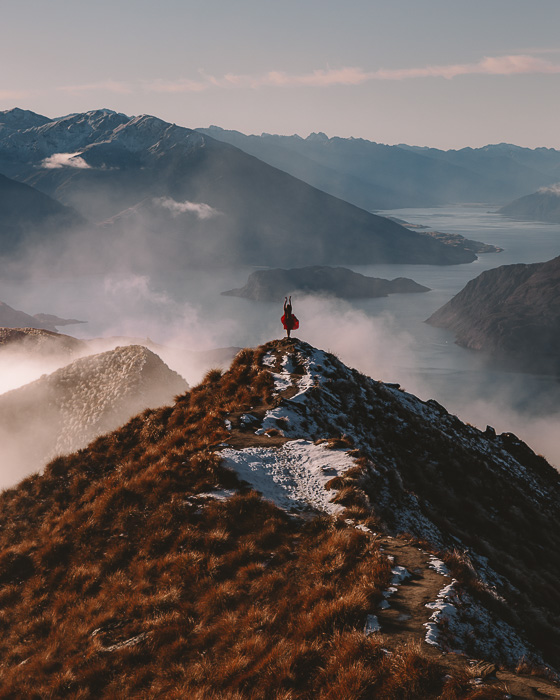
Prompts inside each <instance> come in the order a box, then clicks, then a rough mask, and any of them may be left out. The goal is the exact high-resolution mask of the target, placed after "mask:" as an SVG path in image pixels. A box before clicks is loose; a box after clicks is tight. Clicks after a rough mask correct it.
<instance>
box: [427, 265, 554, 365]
mask: <svg viewBox="0 0 560 700" xmlns="http://www.w3.org/2000/svg"><path fill="white" fill-rule="evenodd" d="M428 323H431V324H432V325H434V326H438V327H440V328H449V329H450V330H452V331H454V332H455V334H456V338H457V343H458V344H459V345H463V346H465V347H468V348H472V349H474V350H482V351H485V352H487V353H489V354H490V356H492V357H493V358H495V359H498V360H500V361H501V362H504V361H509V362H510V363H511V364H512V366H515V367H518V368H519V367H521V368H522V369H526V370H529V371H537V372H550V373H554V374H560V355H559V353H558V346H559V344H560V257H558V258H554V260H550V261H548V262H545V263H533V264H531V265H524V264H518V265H503V266H501V267H497V268H494V269H493V270H487V271H486V272H483V273H482V274H481V275H479V276H478V277H476V278H475V279H474V280H471V281H470V282H469V283H468V284H467V285H466V286H465V287H464V289H462V290H461V291H460V292H459V294H457V295H456V296H454V297H453V299H451V300H450V301H448V302H447V304H445V305H444V306H442V307H441V308H440V309H438V310H437V311H436V312H435V313H434V314H432V316H430V318H429V319H428Z"/></svg>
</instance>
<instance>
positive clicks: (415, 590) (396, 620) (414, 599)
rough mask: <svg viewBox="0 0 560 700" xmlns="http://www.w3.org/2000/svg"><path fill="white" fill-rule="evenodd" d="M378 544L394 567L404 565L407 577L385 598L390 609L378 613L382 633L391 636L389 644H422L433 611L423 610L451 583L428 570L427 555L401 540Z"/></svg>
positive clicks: (395, 538)
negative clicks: (390, 559)
mask: <svg viewBox="0 0 560 700" xmlns="http://www.w3.org/2000/svg"><path fill="white" fill-rule="evenodd" d="M379 543H380V545H381V547H382V549H383V553H384V554H386V555H387V556H391V557H393V565H394V566H404V567H405V569H407V571H408V572H409V573H410V578H408V579H406V580H405V581H402V582H401V583H400V584H399V585H398V586H397V590H396V592H394V593H393V594H392V595H391V596H390V597H389V598H388V599H387V602H388V603H389V605H390V607H389V608H386V609H385V610H379V611H378V613H377V618H378V620H379V623H380V624H381V633H382V634H387V635H388V636H389V637H390V640H391V643H398V642H404V641H410V640H411V639H412V640H413V641H415V642H416V641H418V642H424V640H425V637H426V628H425V627H424V625H425V623H426V622H428V620H429V618H430V616H431V614H432V611H431V610H430V609H429V608H427V607H426V604H427V603H433V602H434V601H435V600H436V598H437V596H438V593H439V592H440V591H441V589H442V588H444V587H445V586H447V584H449V583H450V582H451V579H450V577H449V576H442V575H441V574H439V573H438V572H437V571H435V570H434V569H431V568H430V567H429V559H430V556H429V554H426V553H425V552H423V551H422V550H420V549H419V548H418V547H415V546H414V545H413V544H412V543H411V542H409V541H407V540H405V539H404V538H402V537H388V536H386V537H382V538H381V539H380V540H379Z"/></svg>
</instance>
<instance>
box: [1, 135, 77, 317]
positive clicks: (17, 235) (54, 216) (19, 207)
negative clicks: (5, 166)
mask: <svg viewBox="0 0 560 700" xmlns="http://www.w3.org/2000/svg"><path fill="white" fill-rule="evenodd" d="M1 135H2V132H1V131H0V138H1ZM83 223H84V220H83V218H82V217H81V216H80V215H79V214H78V213H77V212H76V211H74V210H73V209H71V208H70V207H67V206H63V205H62V204H60V202H57V201H56V200H55V199H53V198H52V197H49V196H47V195H46V194H44V193H43V192H39V191H38V190H37V189H35V188H33V187H30V186H29V185H25V184H22V183H20V182H16V181H15V180H11V179H10V178H7V177H5V176H4V175H0V255H7V254H11V253H14V252H16V251H18V250H21V249H23V248H24V247H25V246H26V245H34V244H35V245H36V244H44V243H45V241H46V240H48V239H49V238H56V237H57V236H59V235H60V234H61V233H64V232H67V231H69V230H71V229H73V228H76V227H79V226H80V225H82V224H83ZM23 325H25V324H23Z"/></svg>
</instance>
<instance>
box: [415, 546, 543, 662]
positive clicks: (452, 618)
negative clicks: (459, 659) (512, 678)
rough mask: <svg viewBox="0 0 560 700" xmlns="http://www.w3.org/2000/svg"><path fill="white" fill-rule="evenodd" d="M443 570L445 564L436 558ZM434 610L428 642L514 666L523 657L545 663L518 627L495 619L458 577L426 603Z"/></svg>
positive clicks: (428, 632)
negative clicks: (465, 588)
mask: <svg viewBox="0 0 560 700" xmlns="http://www.w3.org/2000/svg"><path fill="white" fill-rule="evenodd" d="M433 563H434V566H433V567H432V568H436V566H438V569H436V570H439V569H441V571H440V573H443V568H445V569H446V567H445V565H443V567H441V566H439V565H441V564H443V563H442V562H440V561H439V560H435V561H434V562H433ZM426 607H427V608H429V609H430V610H433V611H434V612H433V613H432V616H431V617H430V620H429V622H426V623H424V627H425V628H426V642H427V643H428V644H431V645H433V646H436V647H439V648H440V649H442V650H444V651H452V652H455V653H458V654H465V653H467V654H469V655H470V656H476V657H480V658H492V659H497V660H499V661H501V662H502V663H505V664H507V665H510V666H515V665H516V664H517V663H518V662H519V661H521V659H525V660H526V661H529V662H535V663H537V664H539V665H544V661H543V659H542V658H541V657H540V656H538V655H536V654H535V653H534V652H533V651H532V650H531V649H530V648H529V647H528V646H527V644H526V642H524V641H523V639H522V638H521V637H520V636H519V635H518V634H517V632H516V631H515V629H514V628H513V627H511V625H508V624H507V623H506V622H504V621H503V620H500V619H498V618H496V617H495V616H494V615H492V614H491V613H490V612H489V611H488V610H487V609H486V608H484V607H483V606H482V605H480V603H478V602H477V601H476V600H475V599H474V598H473V597H472V596H471V595H469V594H468V593H466V592H465V591H463V590H460V589H459V587H458V585H457V580H456V579H453V580H452V581H451V583H450V584H448V585H447V586H445V587H444V588H442V589H441V591H440V592H439V593H438V597H437V600H435V601H434V602H433V603H427V604H426Z"/></svg>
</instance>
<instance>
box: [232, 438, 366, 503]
mask: <svg viewBox="0 0 560 700" xmlns="http://www.w3.org/2000/svg"><path fill="white" fill-rule="evenodd" d="M221 454H222V457H223V458H224V464H225V466H226V467H229V468H230V469H233V470H234V471H235V472H236V473H237V474H238V475H239V477H240V478H241V479H243V480H244V481H246V482H248V483H249V484H250V485H251V486H252V487H253V488H254V489H256V490H257V491H259V492H260V493H262V495H263V497H264V498H266V499H268V500H271V501H273V502H274V503H275V504H276V505H278V506H279V507H281V508H284V509H286V510H292V509H294V510H302V509H305V508H308V507H310V506H311V507H312V508H315V509H316V510H321V511H324V512H326V513H330V514H336V513H339V512H341V511H342V510H343V508H342V506H340V505H337V504H336V503H331V502H330V499H331V498H332V496H333V495H334V494H333V492H331V491H327V490H326V489H325V484H326V483H327V482H328V481H330V480H331V479H332V478H333V477H335V476H337V475H340V474H343V473H344V472H345V471H347V470H348V469H350V468H351V467H353V466H354V460H353V459H352V458H351V457H349V456H348V455H347V454H346V452H344V451H343V450H330V449H328V448H326V447H325V446H324V445H314V444H313V443H312V442H309V441H307V440H293V441H291V442H287V443H286V444H285V445H282V447H246V448H244V449H242V450H234V449H232V448H225V449H224V450H222V453H221Z"/></svg>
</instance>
